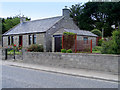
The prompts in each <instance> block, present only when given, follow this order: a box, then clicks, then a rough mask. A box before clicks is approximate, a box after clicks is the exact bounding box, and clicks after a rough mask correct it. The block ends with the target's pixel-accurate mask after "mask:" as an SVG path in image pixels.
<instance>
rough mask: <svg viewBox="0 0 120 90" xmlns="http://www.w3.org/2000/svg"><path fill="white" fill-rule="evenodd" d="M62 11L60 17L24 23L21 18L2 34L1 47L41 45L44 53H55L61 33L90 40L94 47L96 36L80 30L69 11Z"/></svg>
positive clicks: (23, 19)
mask: <svg viewBox="0 0 120 90" xmlns="http://www.w3.org/2000/svg"><path fill="white" fill-rule="evenodd" d="M62 11H63V15H62V16H57V17H52V18H46V19H39V20H33V21H25V18H24V17H21V19H20V23H19V24H18V25H16V26H15V27H13V28H12V29H10V30H9V31H7V32H5V33H4V34H3V36H2V40H3V43H2V44H3V47H6V46H9V45H11V44H12V43H14V44H16V45H17V46H19V45H21V46H22V47H28V46H29V45H31V44H42V45H43V46H44V50H45V51H56V50H55V49H56V43H58V42H59V39H58V38H60V37H61V35H62V34H63V32H73V33H76V34H77V35H79V38H80V39H81V40H84V39H88V40H91V39H92V41H93V46H95V45H96V37H97V35H95V34H93V33H91V32H89V31H84V30H80V29H79V28H78V26H77V25H76V24H75V23H74V21H73V19H72V18H70V16H69V15H70V10H69V9H67V8H65V9H63V10H62Z"/></svg>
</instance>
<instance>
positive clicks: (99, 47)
mask: <svg viewBox="0 0 120 90" xmlns="http://www.w3.org/2000/svg"><path fill="white" fill-rule="evenodd" d="M101 49H102V47H101V46H95V47H94V48H93V50H92V53H99V54H101Z"/></svg>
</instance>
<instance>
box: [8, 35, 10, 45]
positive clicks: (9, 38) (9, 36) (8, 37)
mask: <svg viewBox="0 0 120 90" xmlns="http://www.w3.org/2000/svg"><path fill="white" fill-rule="evenodd" d="M8 45H10V36H8Z"/></svg>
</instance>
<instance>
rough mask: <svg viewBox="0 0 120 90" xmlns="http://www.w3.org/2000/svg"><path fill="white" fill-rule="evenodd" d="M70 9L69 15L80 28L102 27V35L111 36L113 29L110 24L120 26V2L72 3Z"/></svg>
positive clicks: (100, 28)
mask: <svg viewBox="0 0 120 90" xmlns="http://www.w3.org/2000/svg"><path fill="white" fill-rule="evenodd" d="M70 9H71V15H70V16H71V17H72V18H73V20H74V21H75V23H76V24H77V25H78V26H79V28H80V29H83V30H89V31H91V30H93V29H94V28H96V29H99V30H100V31H102V28H104V36H111V35H112V34H111V32H113V30H114V29H113V28H111V25H116V27H119V28H120V17H119V16H120V12H119V11H120V2H112V3H111V2H87V3H85V4H83V5H82V4H76V5H72V6H71V8H70Z"/></svg>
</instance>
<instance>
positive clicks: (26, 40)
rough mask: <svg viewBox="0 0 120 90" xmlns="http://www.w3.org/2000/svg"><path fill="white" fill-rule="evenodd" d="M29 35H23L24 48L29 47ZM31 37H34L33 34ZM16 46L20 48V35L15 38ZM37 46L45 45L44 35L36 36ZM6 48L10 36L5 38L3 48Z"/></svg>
mask: <svg viewBox="0 0 120 90" xmlns="http://www.w3.org/2000/svg"><path fill="white" fill-rule="evenodd" d="M28 35H29V34H26V35H22V39H23V47H28V46H29V36H28ZM31 35H33V34H31ZM32 43H33V39H32ZM14 44H16V46H19V35H15V36H14ZM36 44H41V45H45V44H44V33H41V34H36ZM6 46H8V36H4V37H3V47H6Z"/></svg>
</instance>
